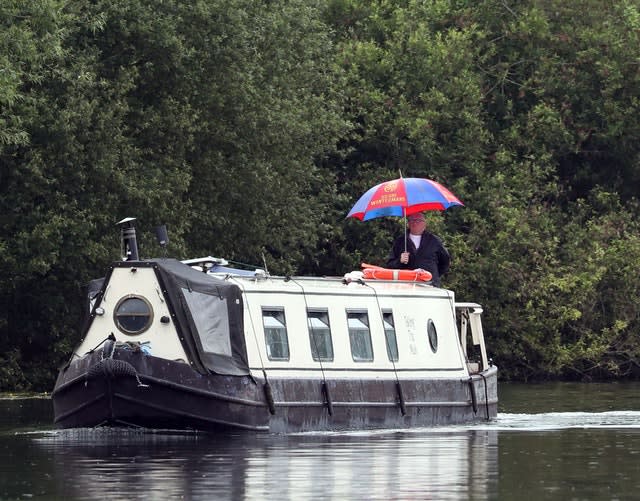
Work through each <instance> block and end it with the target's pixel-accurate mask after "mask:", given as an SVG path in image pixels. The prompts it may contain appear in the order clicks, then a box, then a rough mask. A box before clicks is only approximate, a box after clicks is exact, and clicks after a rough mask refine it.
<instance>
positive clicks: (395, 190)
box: [347, 177, 464, 247]
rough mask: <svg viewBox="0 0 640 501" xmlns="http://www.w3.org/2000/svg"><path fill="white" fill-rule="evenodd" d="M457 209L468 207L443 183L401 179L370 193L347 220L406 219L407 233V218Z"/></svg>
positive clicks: (419, 179)
mask: <svg viewBox="0 0 640 501" xmlns="http://www.w3.org/2000/svg"><path fill="white" fill-rule="evenodd" d="M456 205H464V204H463V203H462V202H461V201H460V200H458V198H457V197H456V196H455V195H454V194H453V193H451V192H450V191H449V190H448V189H447V188H445V187H444V186H442V185H441V184H440V183H437V182H435V181H432V180H431V179H425V178H418V177H407V178H403V177H400V178H398V179H394V180H392V181H385V182H384V183H380V184H378V185H376V186H374V187H373V188H371V189H369V190H368V191H367V192H366V193H365V194H364V195H362V196H361V197H360V199H359V200H358V201H357V202H356V204H355V205H354V206H353V207H352V209H351V211H349V214H347V217H355V218H356V219H359V220H361V221H368V220H369V219H374V218H376V217H383V216H399V217H404V218H405V233H406V226H407V220H406V216H408V215H410V214H415V213H416V212H423V211H426V210H446V209H448V208H449V207H453V206H456ZM405 247H406V243H405Z"/></svg>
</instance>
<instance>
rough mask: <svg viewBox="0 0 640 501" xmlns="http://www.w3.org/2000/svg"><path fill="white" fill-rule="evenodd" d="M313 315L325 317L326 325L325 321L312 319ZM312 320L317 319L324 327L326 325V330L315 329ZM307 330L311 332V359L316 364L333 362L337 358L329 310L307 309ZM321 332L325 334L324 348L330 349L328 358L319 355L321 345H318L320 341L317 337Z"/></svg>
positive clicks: (323, 328)
mask: <svg viewBox="0 0 640 501" xmlns="http://www.w3.org/2000/svg"><path fill="white" fill-rule="evenodd" d="M312 315H324V316H325V317H326V320H327V321H326V323H325V322H324V321H323V319H321V318H319V317H312ZM312 318H315V319H317V320H318V321H320V322H322V323H323V324H324V325H326V328H325V327H322V328H321V327H314V326H313V325H312V322H311V320H312ZM307 328H308V332H309V346H310V348H311V358H313V360H314V361H315V362H333V360H334V358H335V354H334V350H333V335H332V333H331V320H330V318H329V310H328V309H324V308H307ZM319 332H320V333H322V334H323V343H322V346H324V347H325V348H326V347H328V348H329V353H328V356H321V355H320V353H318V351H319V350H318V347H319V346H320V345H318V342H317V341H318V339H317V335H318V333H319ZM314 339H315V341H314ZM327 341H328V343H327Z"/></svg>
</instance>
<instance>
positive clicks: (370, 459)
mask: <svg viewBox="0 0 640 501" xmlns="http://www.w3.org/2000/svg"><path fill="white" fill-rule="evenodd" d="M639 389H640V384H639V383H619V384H610V383H609V384H594V383H592V384H572V383H554V384H541V385H525V384H501V385H500V406H499V413H498V418H497V419H496V420H494V421H492V422H488V423H482V424H476V425H473V426H453V427H440V428H434V429H417V430H410V431H398V430H385V431H376V432H353V433H312V434H298V435H288V436H283V435H267V434H246V433H238V434H234V433H229V434H204V433H178V432H149V431H147V432H144V431H140V430H128V431H127V430H108V429H93V430H91V429H76V430H54V429H53V427H52V425H51V421H52V409H51V401H50V400H49V399H48V398H46V397H40V398H34V397H31V398H22V397H15V396H7V395H4V396H0V499H2V500H11V499H54V500H55V499H65V500H72V499H87V500H89V499H91V500H95V499H105V500H107V499H108V500H120V499H122V500H130V499H141V500H142V499H145V500H148V499H153V500H155V499H158V500H163V499H187V500H191V499H193V500H200V499H202V500H205V499H207V500H208V499H222V500H245V499H246V500H248V499H251V500H254V499H273V500H278V501H280V500H302V499H305V500H306V499H317V500H334V499H335V500H345V499H358V500H385V501H386V500H389V499H393V500H423V499H424V500H484V499H496V500H497V499H500V500H512V499H520V500H528V499H536V500H542V499H544V500H555V499H557V500H563V501H567V500H605V499H606V500H616V499H619V500H624V499H629V500H631V499H640V391H638V390H639Z"/></svg>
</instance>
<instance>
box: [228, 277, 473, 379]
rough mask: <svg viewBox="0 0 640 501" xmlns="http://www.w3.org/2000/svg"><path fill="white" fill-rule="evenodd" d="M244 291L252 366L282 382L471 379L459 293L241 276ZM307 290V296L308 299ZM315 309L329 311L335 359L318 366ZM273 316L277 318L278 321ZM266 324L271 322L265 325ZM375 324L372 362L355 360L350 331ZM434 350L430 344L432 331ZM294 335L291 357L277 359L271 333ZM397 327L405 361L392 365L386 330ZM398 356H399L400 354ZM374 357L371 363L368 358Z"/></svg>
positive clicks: (406, 285)
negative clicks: (271, 329) (311, 315)
mask: <svg viewBox="0 0 640 501" xmlns="http://www.w3.org/2000/svg"><path fill="white" fill-rule="evenodd" d="M233 281H234V282H235V283H237V284H238V285H239V286H240V287H241V289H242V290H243V298H244V312H245V315H244V327H245V333H246V345H247V351H248V360H249V366H250V368H251V370H252V372H253V373H254V375H256V376H260V375H261V373H262V369H263V368H264V369H266V370H268V373H269V374H272V375H279V376H282V377H303V376H305V377H313V373H314V372H315V373H316V375H317V376H318V377H320V376H321V372H320V370H322V371H324V373H325V375H326V374H331V376H332V377H340V378H355V379H357V378H361V377H374V378H375V377H378V378H386V377H389V378H395V377H396V374H397V376H398V378H400V379H402V378H403V377H412V378H415V377H416V376H418V377H430V378H438V377H443V378H444V377H447V378H451V377H468V375H469V373H468V370H467V365H466V363H465V358H464V353H463V352H462V347H461V345H460V342H459V337H458V331H457V327H456V323H455V322H456V321H455V300H454V294H453V292H451V291H448V290H444V289H438V288H434V287H430V286H425V285H422V284H416V283H398V284H395V283H371V282H367V284H366V285H363V284H360V283H355V282H354V283H350V284H348V285H345V284H343V283H341V281H339V280H332V279H315V280H311V279H296V278H294V279H292V280H290V281H285V280H283V279H270V278H267V279H264V280H252V279H241V278H234V279H233ZM303 291H304V293H303ZM307 311H312V312H320V313H322V312H326V320H328V322H325V323H327V324H328V325H329V327H330V332H331V341H332V347H333V357H332V359H328V358H324V359H322V360H314V358H313V356H312V349H311V337H310V332H309V322H310V320H309V318H308V316H307ZM273 312H281V313H282V314H276V315H275V317H277V318H276V320H275V321H274V320H273V318H272V317H271V314H272V313H273ZM265 324H268V325H267V326H266V327H265ZM363 324H364V326H366V325H367V324H368V327H369V334H370V339H371V351H372V355H373V357H372V360H357V361H356V360H354V355H353V353H352V349H351V344H350V334H349V327H350V325H351V327H354V326H355V327H356V328H357V327H358V326H360V327H363ZM430 324H432V327H431V329H432V330H433V329H435V337H434V335H433V333H432V341H433V344H434V349H432V347H431V343H430V341H429V325H430ZM273 325H279V328H280V329H281V330H282V326H284V328H285V330H286V339H287V343H288V357H284V356H282V353H279V354H278V355H279V356H275V357H274V356H271V357H270V356H269V355H268V354H269V352H270V350H269V343H267V341H266V333H265V330H266V328H269V326H273ZM385 325H386V327H387V328H389V327H390V325H392V326H393V327H394V328H395V329H394V330H395V338H396V340H397V354H398V357H397V361H394V362H392V361H391V360H390V356H389V351H388V349H387V342H386V337H385V327H384V326H385ZM393 351H395V350H392V352H393ZM365 358H366V357H365Z"/></svg>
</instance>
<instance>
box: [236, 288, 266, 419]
mask: <svg viewBox="0 0 640 501" xmlns="http://www.w3.org/2000/svg"><path fill="white" fill-rule="evenodd" d="M234 282H235V283H236V284H237V285H238V287H240V289H242V292H243V294H242V296H243V298H244V303H245V305H246V306H247V310H248V311H249V322H250V324H251V332H252V333H253V340H254V342H255V343H256V351H257V352H258V358H259V359H260V369H261V370H262V375H263V377H264V385H263V390H264V395H265V399H266V400H267V407H268V408H269V414H271V415H272V416H273V415H274V414H275V413H276V404H275V402H274V400H273V393H272V391H271V385H270V384H269V379H268V378H267V370H266V368H265V366H264V360H263V359H262V351H261V350H260V344H259V343H258V335H257V333H256V327H255V325H254V323H253V315H251V310H250V308H249V296H248V294H247V291H246V289H245V288H244V285H243V284H242V283H241V282H240V281H239V280H234ZM243 314H244V312H243Z"/></svg>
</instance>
